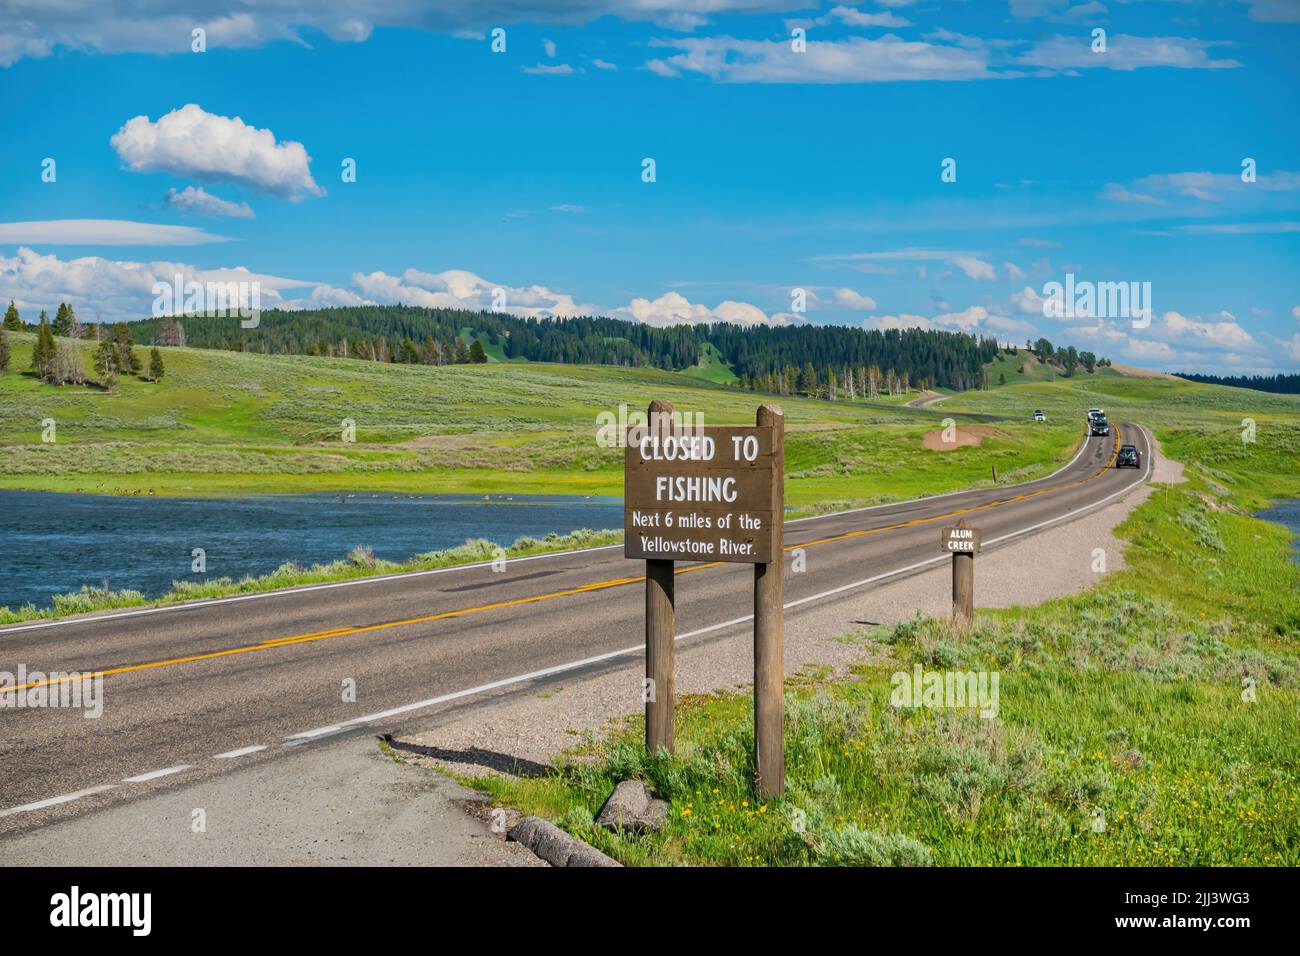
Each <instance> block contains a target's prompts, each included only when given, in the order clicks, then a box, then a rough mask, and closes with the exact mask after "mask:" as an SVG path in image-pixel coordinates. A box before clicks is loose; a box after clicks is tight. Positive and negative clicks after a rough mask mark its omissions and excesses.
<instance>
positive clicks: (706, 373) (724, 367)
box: [682, 342, 736, 385]
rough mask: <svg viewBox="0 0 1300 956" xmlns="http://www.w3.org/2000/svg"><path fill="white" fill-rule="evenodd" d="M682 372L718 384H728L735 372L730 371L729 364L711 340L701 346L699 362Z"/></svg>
mask: <svg viewBox="0 0 1300 956" xmlns="http://www.w3.org/2000/svg"><path fill="white" fill-rule="evenodd" d="M682 374H684V375H687V376H689V377H691V378H698V379H703V380H704V381H706V382H714V383H716V384H718V385H730V384H731V383H732V382H734V381H736V373H735V372H734V371H732V369H731V366H730V365H728V364H727V362H726V361H725V360H724V359H723V357H722V353H721V352H719V351H718V347H717V346H716V345H714V344H713V343H712V342H705V343H704V346H703V348H701V350H700V361H699V364H698V365H694V366H692V367H691V368H688V369H686V371H685V372H683V373H682Z"/></svg>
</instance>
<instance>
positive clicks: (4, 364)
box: [0, 303, 12, 372]
mask: <svg viewBox="0 0 1300 956" xmlns="http://www.w3.org/2000/svg"><path fill="white" fill-rule="evenodd" d="M10 307H11V308H12V303H10ZM8 367H9V333H8V332H6V331H5V326H3V325H0V372H3V371H4V370H5V369H7V368H8Z"/></svg>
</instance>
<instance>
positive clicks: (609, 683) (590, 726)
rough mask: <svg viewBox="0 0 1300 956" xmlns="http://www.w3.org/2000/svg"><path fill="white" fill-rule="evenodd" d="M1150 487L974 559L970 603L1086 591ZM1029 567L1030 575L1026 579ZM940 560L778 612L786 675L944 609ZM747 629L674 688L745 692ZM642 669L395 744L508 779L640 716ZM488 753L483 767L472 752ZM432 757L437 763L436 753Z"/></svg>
mask: <svg viewBox="0 0 1300 956" xmlns="http://www.w3.org/2000/svg"><path fill="white" fill-rule="evenodd" d="M1151 441H1152V447H1153V448H1154V449H1155V450H1156V455H1155V464H1154V467H1153V469H1152V476H1151V479H1152V482H1162V483H1170V484H1174V483H1178V482H1181V481H1183V480H1184V479H1183V477H1182V470H1183V469H1182V465H1181V464H1179V463H1178V462H1173V461H1169V460H1168V459H1166V458H1165V457H1164V455H1163V454H1160V452H1159V444H1158V443H1157V442H1156V441H1155V438H1154V436H1152V438H1151ZM1153 493H1155V489H1154V488H1153V486H1152V485H1151V484H1146V485H1143V486H1142V487H1140V488H1137V489H1135V490H1134V491H1132V492H1131V493H1130V494H1128V495H1125V496H1124V497H1122V498H1119V499H1117V500H1116V501H1113V502H1111V503H1110V504H1108V505H1106V506H1105V507H1103V508H1100V509H1098V510H1096V511H1093V512H1089V513H1088V514H1086V515H1083V516H1082V517H1080V518H1077V519H1075V520H1074V521H1071V522H1069V523H1068V524H1064V525H1059V526H1056V527H1054V528H1051V529H1047V530H1045V531H1040V532H1038V533H1036V534H1032V535H1028V536H1026V537H1024V538H1021V539H1019V540H1018V541H1016V542H1013V543H1010V544H1007V545H1004V546H1001V547H998V548H996V549H994V550H990V551H988V552H986V553H984V554H983V555H981V556H980V559H979V575H978V579H977V583H976V594H975V601H976V604H977V606H979V607H985V608H1006V607H1014V606H1017V605H1032V604H1038V603H1041V602H1042V601H1046V600H1049V599H1051V598H1055V597H1061V596H1064V595H1068V594H1073V593H1077V592H1079V591H1082V590H1084V589H1086V588H1088V587H1091V586H1092V585H1093V584H1095V583H1096V582H1097V581H1098V580H1100V579H1101V578H1102V577H1103V576H1104V574H1108V573H1114V572H1115V571H1118V570H1120V569H1122V568H1123V567H1124V566H1125V565H1124V542H1122V541H1121V540H1120V539H1119V538H1117V537H1115V535H1114V533H1113V532H1114V529H1115V528H1116V527H1117V526H1118V525H1119V524H1120V523H1121V522H1122V521H1123V520H1124V519H1125V518H1126V517H1127V516H1128V515H1129V514H1130V513H1131V512H1132V511H1133V509H1135V508H1136V507H1137V506H1138V505H1139V504H1141V503H1142V502H1143V501H1145V500H1146V499H1147V498H1148V497H1149V496H1150V495H1151V494H1153ZM1097 548H1102V549H1104V550H1105V552H1106V562H1105V566H1106V571H1105V572H1102V573H1098V572H1096V571H1093V570H1092V569H1093V567H1094V564H1095V561H1094V549H1097ZM1026 568H1033V569H1034V573H1033V574H1026V573H1025V569H1026ZM950 581H951V571H950V570H949V568H948V567H947V565H938V566H936V567H935V568H933V569H931V570H927V571H924V572H922V573H919V574H914V575H912V576H910V577H907V578H903V579H902V580H899V581H894V582H889V583H885V584H882V585H878V586H876V587H874V588H869V589H865V590H861V591H853V592H848V593H846V594H845V595H844V596H843V598H841V599H839V600H836V601H833V602H828V603H824V604H819V605H815V606H813V607H811V608H805V609H800V610H799V611H798V612H797V613H787V617H786V626H785V669H786V674H787V675H793V674H798V673H800V672H801V671H805V670H817V671H829V673H831V674H842V673H846V672H847V670H848V668H849V666H850V665H851V664H854V663H857V662H860V661H870V660H871V659H872V658H873V657H875V656H876V655H877V654H879V653H881V652H880V649H879V647H878V645H876V643H875V642H874V641H873V640H872V633H873V632H874V631H876V630H878V629H879V628H881V627H883V626H887V625H892V624H896V623H898V622H900V621H903V620H906V619H908V618H911V617H913V616H915V615H916V614H917V613H918V612H919V613H921V614H926V615H943V614H947V613H949V612H950V610H951V603H950V597H949V595H950V593H951V584H950ZM751 633H752V632H751V630H750V625H748V624H744V625H739V626H737V627H736V628H734V629H732V630H730V631H729V632H723V633H720V634H718V635H717V636H710V637H708V638H701V639H698V640H695V639H688V640H686V641H681V642H679V643H678V645H677V692H678V693H679V694H705V693H712V692H715V691H722V690H737V689H744V688H747V687H749V685H750V683H751V682H752V679H753V649H752V639H751ZM643 675H644V662H643V660H642V659H641V658H639V657H637V656H635V655H630V656H628V657H627V658H626V659H625V660H623V661H621V662H620V663H619V664H618V665H617V666H615V667H611V668H608V669H606V670H604V671H602V672H601V673H598V674H594V675H588V676H578V677H573V678H571V679H568V680H566V681H564V682H562V683H560V684H550V685H547V686H546V687H544V688H540V689H537V690H535V691H533V692H530V693H528V694H513V695H510V696H509V697H501V698H499V699H497V700H495V701H490V702H487V703H485V704H484V705H483V706H481V707H476V708H474V709H473V710H472V711H471V712H468V713H464V714H463V715H447V716H444V717H443V718H442V719H441V720H440V722H439V724H438V726H437V727H436V728H432V729H430V728H428V727H427V725H426V727H424V728H422V729H419V730H416V729H414V728H413V729H412V731H411V732H408V734H407V735H405V736H398V737H397V738H395V745H396V746H399V747H401V748H402V749H403V751H404V752H405V754H406V756H407V757H408V759H409V760H410V761H411V762H412V763H415V764H420V765H424V766H429V767H432V768H435V769H438V770H444V771H448V772H452V773H457V774H463V775H466V776H477V775H480V774H482V773H484V772H492V773H508V772H510V771H509V769H508V768H509V767H511V766H512V765H517V766H519V767H521V768H526V770H527V771H528V772H535V771H536V770H537V769H538V768H539V766H548V765H550V764H551V763H552V762H553V761H554V760H555V758H556V757H557V756H558V755H559V754H560V753H562V752H563V751H565V750H567V749H569V748H571V747H573V746H574V745H576V744H577V743H578V742H579V740H580V739H581V736H582V735H583V734H584V733H586V732H589V731H599V730H601V729H602V728H604V727H607V726H608V725H610V724H611V722H615V721H620V720H622V719H624V718H626V717H627V716H628V715H632V714H636V713H639V712H640V711H641V707H642V704H641V682H642V678H643ZM487 753H491V754H492V755H493V756H494V758H496V759H494V760H492V761H485V760H484V759H483V755H484V754H487ZM435 755H436V756H435Z"/></svg>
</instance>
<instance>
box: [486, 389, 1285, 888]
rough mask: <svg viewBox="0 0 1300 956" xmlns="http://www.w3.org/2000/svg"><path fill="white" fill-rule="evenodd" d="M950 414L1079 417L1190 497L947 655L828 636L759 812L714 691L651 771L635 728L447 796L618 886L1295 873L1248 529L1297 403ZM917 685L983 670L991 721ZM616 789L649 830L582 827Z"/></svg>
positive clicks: (1147, 396)
mask: <svg viewBox="0 0 1300 956" xmlns="http://www.w3.org/2000/svg"><path fill="white" fill-rule="evenodd" d="M950 402H951V403H953V404H955V405H957V407H959V408H960V407H962V406H963V405H964V406H965V407H966V408H968V409H969V410H972V411H988V410H996V411H998V412H999V413H1014V414H1025V410H1026V409H1030V410H1032V408H1034V407H1046V408H1047V409H1049V410H1050V411H1049V414H1054V415H1055V416H1057V417H1060V416H1070V417H1072V418H1074V417H1077V416H1078V415H1079V413H1080V411H1081V409H1083V408H1086V407H1089V406H1090V405H1097V404H1100V405H1102V406H1103V407H1106V408H1107V411H1108V412H1110V414H1111V417H1112V419H1114V420H1136V421H1140V422H1143V423H1144V424H1147V423H1149V424H1151V425H1153V426H1154V428H1155V431H1156V433H1157V436H1158V438H1159V439H1160V440H1161V442H1162V444H1163V447H1164V451H1165V453H1167V454H1168V455H1170V456H1171V457H1173V458H1175V459H1177V460H1179V461H1182V462H1183V463H1184V464H1185V466H1186V472H1185V476H1186V478H1187V479H1188V480H1187V481H1186V482H1185V483H1183V484H1178V485H1166V486H1161V487H1159V488H1157V490H1156V491H1155V493H1154V494H1152V495H1151V497H1150V498H1149V499H1148V500H1147V501H1146V502H1145V503H1144V504H1142V505H1141V506H1140V507H1139V508H1138V509H1137V510H1135V511H1134V512H1133V513H1132V514H1131V515H1130V516H1129V518H1128V519H1127V520H1126V521H1125V522H1124V523H1123V524H1122V525H1121V526H1120V527H1119V528H1118V529H1117V534H1118V535H1119V536H1120V537H1121V538H1122V539H1123V540H1124V541H1125V542H1126V543H1127V546H1126V551H1125V560H1126V563H1127V567H1126V568H1125V569H1124V570H1122V571H1119V572H1117V573H1115V574H1113V575H1110V576H1108V577H1106V578H1104V579H1102V583H1100V584H1099V585H1098V586H1097V587H1096V588H1094V589H1092V590H1090V591H1088V592H1085V593H1083V594H1080V595H1077V596H1074V597H1070V598H1064V599H1060V600H1055V601H1050V602H1047V603H1045V604H1042V605H1040V606H1037V607H1030V608H1015V609H1010V610H1004V611H980V612H977V616H976V622H975V626H974V628H973V629H972V631H971V632H970V633H968V634H962V633H959V632H957V631H954V630H953V629H952V628H951V626H950V625H949V624H948V623H947V622H944V621H936V620H932V619H921V618H918V619H917V620H914V621H910V622H906V623H903V624H901V625H897V626H894V627H888V628H881V629H879V630H877V631H873V632H870V633H869V634H867V635H865V636H862V635H858V636H855V637H848V636H846V639H856V640H860V641H861V642H862V646H863V654H862V661H861V663H860V664H859V665H857V666H855V667H854V668H853V669H852V674H851V675H850V676H849V677H834V676H831V675H827V674H824V673H820V672H816V671H810V672H806V673H803V674H799V675H794V676H792V677H791V678H790V679H789V680H788V681H787V692H786V693H787V700H786V715H787V716H786V760H787V788H788V789H787V793H786V795H785V796H784V797H782V798H780V799H777V800H773V801H770V802H761V801H758V800H757V799H756V798H755V795H754V790H753V785H752V774H753V761H752V756H751V754H752V746H753V736H752V720H753V717H752V704H751V699H750V697H749V696H748V695H746V694H730V693H728V694H718V695H710V696H703V697H690V698H686V699H684V700H683V701H682V703H681V706H680V709H679V711H678V728H679V729H678V754H677V755H676V756H669V755H667V754H658V755H649V754H646V753H645V751H644V748H643V747H642V745H641V741H642V729H641V720H640V718H639V717H631V718H628V720H627V721H625V722H624V723H623V724H622V725H621V727H619V728H617V729H614V730H612V731H610V732H609V733H607V734H603V735H600V736H589V737H588V738H587V739H586V740H585V741H584V742H583V744H582V745H581V746H579V747H578V748H576V749H575V750H574V751H573V752H572V753H570V754H568V755H566V756H565V757H564V758H563V759H562V760H561V761H560V762H559V763H558V765H557V768H556V769H555V770H554V771H552V772H550V773H548V774H545V775H543V776H540V777H535V778H529V779H514V778H503V777H481V778H476V779H472V780H470V781H468V782H469V783H471V784H472V785H474V786H476V787H479V788H480V789H483V790H486V791H487V792H489V793H490V794H491V795H492V797H493V798H494V800H495V801H496V802H499V803H501V804H503V805H509V806H514V807H518V808H519V809H521V810H522V811H524V812H525V813H536V814H540V815H543V816H547V817H550V818H551V819H553V820H555V821H556V822H557V823H559V824H560V825H561V826H563V827H565V828H566V829H568V830H569V831H570V832H572V833H574V834H575V835H577V836H579V837H581V838H583V839H586V840H589V841H590V842H592V843H593V844H595V845H596V846H598V847H599V848H601V849H602V850H604V851H605V852H607V853H610V854H611V855H613V856H615V857H616V858H618V859H620V860H622V861H624V862H626V863H629V864H647V865H670V864H677V863H696V864H721V865H741V866H743V865H1060V866H1078V865H1088V866H1092V865H1096V866H1113V865H1177V866H1183V865H1187V866H1193V865H1196V866H1205V865H1236V866H1240V865H1264V866H1295V865H1300V735H1297V734H1296V733H1295V727H1296V725H1297V722H1300V563H1298V562H1297V561H1296V560H1295V552H1294V550H1293V546H1294V542H1293V539H1292V535H1291V534H1290V533H1289V532H1288V531H1287V530H1286V529H1284V528H1281V527H1279V526H1277V525H1274V524H1271V523H1268V522H1265V521H1261V520H1259V519H1256V518H1254V517H1251V515H1250V514H1249V512H1250V511H1253V510H1255V509H1257V508H1259V507H1261V506H1263V505H1265V504H1267V503H1268V501H1269V500H1270V499H1272V498H1277V497H1294V496H1298V495H1300V469H1298V468H1297V464H1300V401H1297V400H1296V399H1294V398H1290V397H1284V396H1272V395H1267V394H1263V393H1256V392H1245V391H1242V390H1232V389H1224V388H1218V387H1213V386H1201V385H1190V384H1188V383H1180V382H1174V381H1169V380H1165V379H1130V378H1121V377H1119V376H1117V375H1116V376H1106V377H1105V378H1100V379H1092V380H1089V382H1088V383H1086V385H1085V384H1084V383H1080V382H1078V381H1069V380H1058V381H1053V382H1050V383H1046V382H1045V383H1036V384H1027V385H1024V386H1015V387H1012V388H1007V389H1001V390H998V389H994V390H992V391H990V392H982V393H978V394H976V393H966V394H964V395H962V396H956V397H954V398H953V399H950ZM945 404H947V403H945ZM1243 418H1247V419H1252V420H1253V421H1254V423H1255V431H1254V433H1253V436H1252V437H1253V438H1254V441H1243V440H1242V428H1243V426H1242V419H1243ZM916 664H921V665H922V666H923V667H924V668H925V669H926V670H940V671H962V672H978V671H985V672H997V673H999V674H1000V690H999V708H998V713H997V716H996V717H995V718H983V717H980V716H979V715H978V713H976V712H974V711H969V710H953V709H947V710H945V709H941V708H934V709H930V708H916V709H913V708H906V707H902V708H900V707H894V706H892V705H891V691H892V689H893V683H892V680H891V679H892V676H893V675H894V674H895V673H898V672H910V671H911V670H912V668H913V667H914V666H915V665H916ZM627 777H639V778H641V779H643V780H645V781H646V782H647V783H648V784H649V785H650V786H651V787H652V788H653V789H654V790H655V791H656V793H657V795H658V796H660V797H662V798H664V799H666V800H668V801H669V802H670V807H671V809H670V812H669V821H668V824H667V825H666V826H665V828H664V829H663V830H661V831H660V832H658V833H656V834H650V835H645V836H641V837H635V836H632V835H628V834H613V833H609V832H607V831H605V830H603V829H601V828H599V827H596V826H594V824H593V822H592V821H593V820H594V817H595V814H596V813H597V812H598V811H599V809H600V807H601V805H602V803H603V802H604V800H605V798H606V797H607V796H608V795H609V793H610V792H611V790H612V788H613V786H614V784H615V783H616V782H617V781H618V780H620V779H625V778H627Z"/></svg>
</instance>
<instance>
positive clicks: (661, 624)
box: [623, 400, 785, 798]
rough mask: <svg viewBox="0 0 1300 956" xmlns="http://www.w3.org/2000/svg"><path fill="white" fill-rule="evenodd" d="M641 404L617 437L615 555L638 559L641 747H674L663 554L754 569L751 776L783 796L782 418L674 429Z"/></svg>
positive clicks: (668, 577)
mask: <svg viewBox="0 0 1300 956" xmlns="http://www.w3.org/2000/svg"><path fill="white" fill-rule="evenodd" d="M672 410H673V406H672V403H670V402H665V401H661V400H656V401H653V402H651V403H650V413H649V420H650V425H649V427H648V428H640V429H637V428H634V429H631V430H630V431H629V432H628V436H627V437H628V441H627V451H626V453H625V455H624V459H623V461H624V470H623V482H624V484H623V502H624V521H623V542H624V543H623V553H624V554H625V555H626V556H627V557H629V558H637V559H640V560H644V561H645V687H644V697H645V745H646V750H647V751H649V752H650V753H658V752H659V751H660V750H666V751H668V752H669V753H671V752H672V751H673V747H674V731H673V723H674V714H673V710H674V700H675V698H676V674H675V671H676V665H675V663H674V654H675V651H674V647H675V636H676V629H677V600H676V584H675V577H676V572H675V571H674V568H673V563H674V561H676V560H678V559H684V560H690V561H733V562H738V563H742V564H752V565H753V566H754V782H755V784H756V786H757V788H758V793H759V796H760V797H763V798H769V797H777V796H780V795H781V794H783V793H784V792H785V696H784V692H785V604H784V594H785V585H784V579H785V563H784V560H783V558H784V553H783V551H782V542H783V540H784V538H783V534H784V525H783V521H784V511H785V416H784V415H782V413H781V409H780V408H779V407H778V406H776V405H763V406H761V407H760V408H759V409H758V414H757V415H756V416H755V418H756V422H755V424H754V425H752V426H750V425H720V426H712V427H706V426H693V427H690V428H685V427H682V425H681V424H680V423H678V424H676V425H674V423H673V421H672V418H671V414H672Z"/></svg>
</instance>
